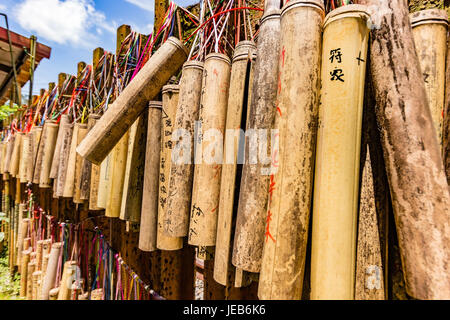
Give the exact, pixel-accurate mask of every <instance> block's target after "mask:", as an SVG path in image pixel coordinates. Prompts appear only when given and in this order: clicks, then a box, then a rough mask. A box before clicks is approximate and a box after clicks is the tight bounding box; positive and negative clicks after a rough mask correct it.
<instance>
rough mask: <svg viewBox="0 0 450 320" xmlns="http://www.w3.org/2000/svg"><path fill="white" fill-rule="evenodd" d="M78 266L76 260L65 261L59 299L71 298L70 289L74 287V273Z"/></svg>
mask: <svg viewBox="0 0 450 320" xmlns="http://www.w3.org/2000/svg"><path fill="white" fill-rule="evenodd" d="M76 267H77V263H76V261H66V263H64V268H63V274H62V277H61V282H60V283H59V292H58V300H70V289H71V287H72V275H73V274H74V272H75V268H76Z"/></svg>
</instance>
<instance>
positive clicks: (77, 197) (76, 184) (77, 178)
mask: <svg viewBox="0 0 450 320" xmlns="http://www.w3.org/2000/svg"><path fill="white" fill-rule="evenodd" d="M77 133H78V135H77V139H76V145H75V146H78V144H79V143H80V142H81V140H83V139H84V137H85V136H86V134H87V125H86V124H80V126H79V128H78V132H77ZM72 151H73V153H74V154H75V174H74V181H73V202H74V203H83V202H84V201H83V200H82V199H81V178H82V177H81V166H82V161H83V159H82V158H81V156H80V155H79V154H78V153H77V152H76V151H75V148H73V149H72Z"/></svg>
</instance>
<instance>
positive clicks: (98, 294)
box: [91, 288, 103, 300]
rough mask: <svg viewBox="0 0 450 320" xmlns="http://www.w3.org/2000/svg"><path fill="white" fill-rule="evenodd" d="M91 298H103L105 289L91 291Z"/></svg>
mask: <svg viewBox="0 0 450 320" xmlns="http://www.w3.org/2000/svg"><path fill="white" fill-rule="evenodd" d="M91 300H103V289H102V288H98V289H94V290H92V291H91Z"/></svg>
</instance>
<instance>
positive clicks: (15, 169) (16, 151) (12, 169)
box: [9, 132, 24, 177]
mask: <svg viewBox="0 0 450 320" xmlns="http://www.w3.org/2000/svg"><path fill="white" fill-rule="evenodd" d="M23 135H24V134H23V133H22V132H16V134H15V136H16V138H15V139H14V147H13V151H12V154H11V160H10V161H11V163H10V166H9V173H10V174H11V176H13V177H16V176H17V174H18V173H19V163H20V151H21V149H22V137H23Z"/></svg>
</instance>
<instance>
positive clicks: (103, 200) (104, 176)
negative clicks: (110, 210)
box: [97, 152, 112, 209]
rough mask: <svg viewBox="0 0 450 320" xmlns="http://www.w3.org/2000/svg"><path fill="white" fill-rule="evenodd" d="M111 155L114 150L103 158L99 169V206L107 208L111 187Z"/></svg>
mask: <svg viewBox="0 0 450 320" xmlns="http://www.w3.org/2000/svg"><path fill="white" fill-rule="evenodd" d="M111 157H112V152H111V153H110V154H109V155H108V156H107V157H106V158H105V160H103V162H102V163H101V165H100V170H99V182H98V195H97V208H101V209H106V204H107V202H108V197H109V193H110V188H111V181H110V179H111V176H110V174H111V170H110V166H111Z"/></svg>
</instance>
